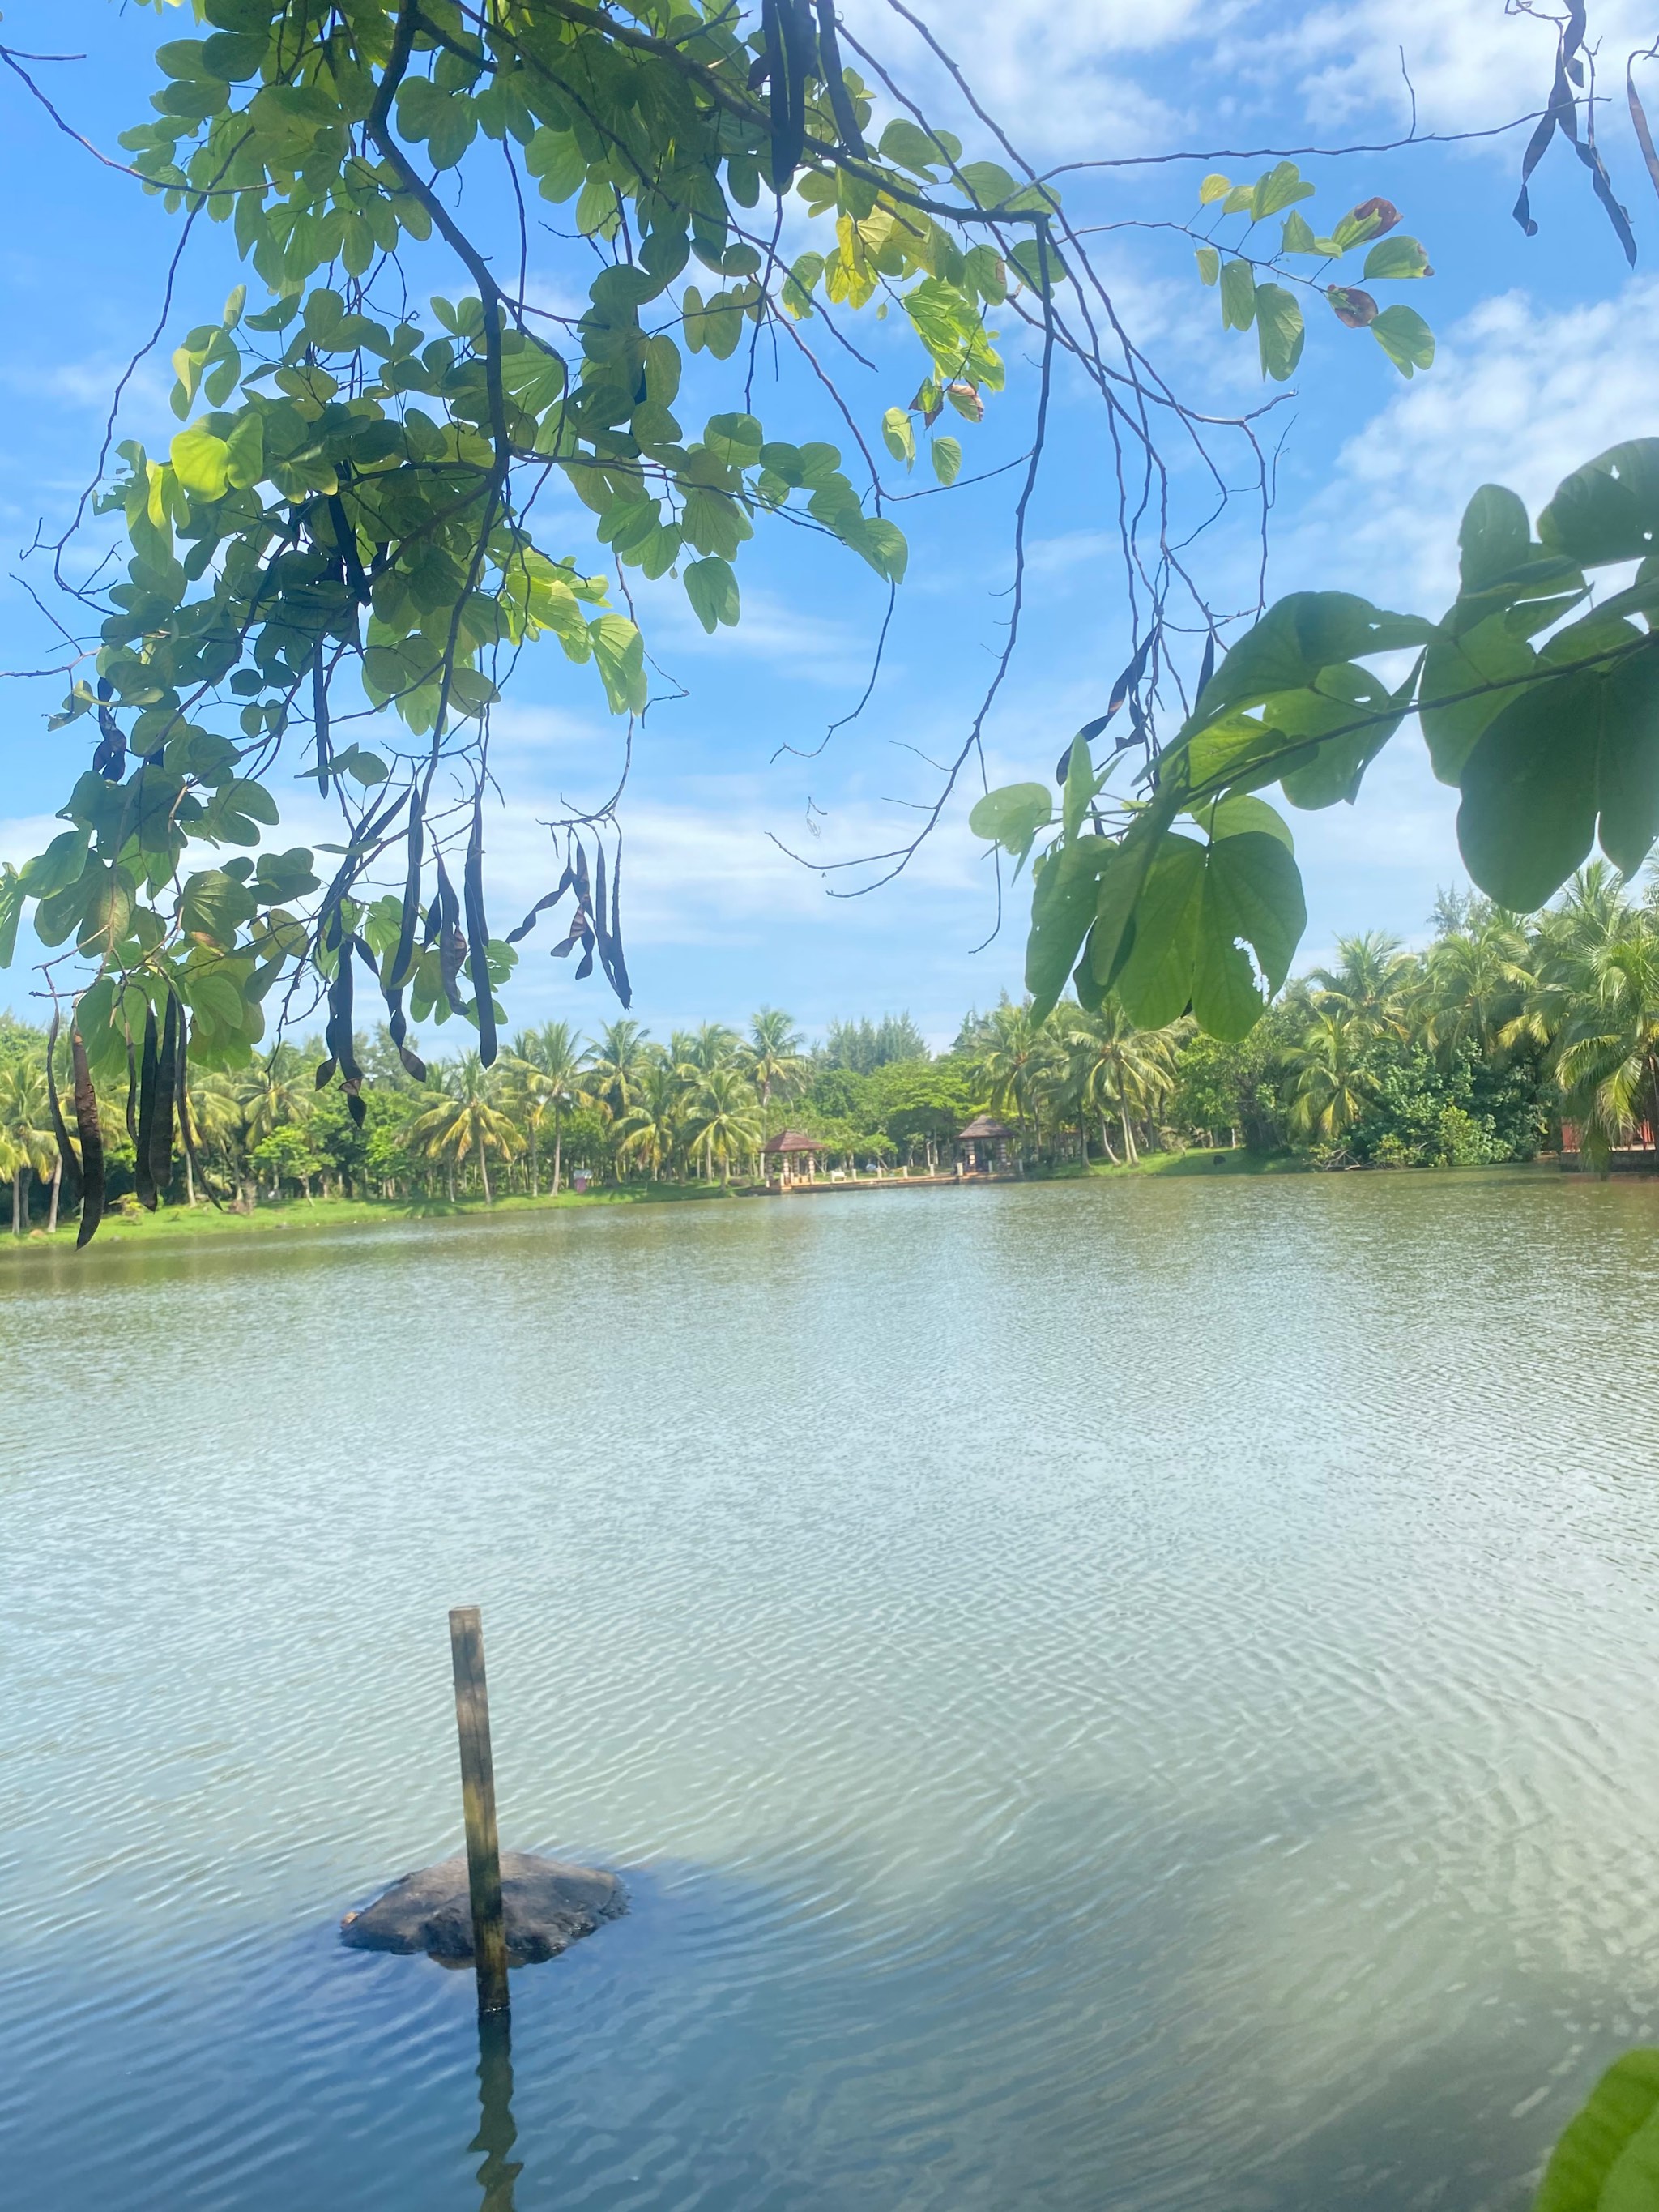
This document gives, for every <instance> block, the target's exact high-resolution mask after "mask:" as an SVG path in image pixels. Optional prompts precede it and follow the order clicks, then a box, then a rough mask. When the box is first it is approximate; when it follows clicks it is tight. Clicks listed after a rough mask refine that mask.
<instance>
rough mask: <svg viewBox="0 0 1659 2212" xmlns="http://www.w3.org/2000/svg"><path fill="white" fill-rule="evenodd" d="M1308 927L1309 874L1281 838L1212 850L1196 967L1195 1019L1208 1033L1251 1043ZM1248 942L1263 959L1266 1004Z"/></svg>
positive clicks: (1255, 833) (1250, 833) (1239, 841)
mask: <svg viewBox="0 0 1659 2212" xmlns="http://www.w3.org/2000/svg"><path fill="white" fill-rule="evenodd" d="M1307 926H1308V909H1307V904H1306V902H1305V901H1304V897H1303V894H1302V877H1301V873H1300V872H1299V870H1298V869H1297V865H1296V861H1295V860H1294V859H1293V857H1292V856H1291V854H1290V853H1289V852H1288V851H1287V850H1286V848H1285V846H1284V845H1283V844H1282V843H1281V842H1279V839H1278V838H1277V837H1271V836H1265V835H1264V834H1263V833H1262V832H1261V831H1260V830H1245V831H1243V832H1242V833H1241V834H1240V835H1239V836H1229V837H1223V838H1219V839H1218V840H1217V841H1216V842H1214V843H1213V844H1212V846H1211V847H1210V849H1209V853H1208V854H1207V856H1206V867H1205V871H1204V883H1203V896H1202V898H1201V900H1200V907H1199V917H1198V941H1197V946H1196V950H1195V952H1194V961H1193V991H1192V996H1193V1012H1194V1015H1195V1016H1196V1017H1197V1019H1198V1021H1199V1024H1200V1026H1201V1027H1202V1028H1203V1029H1205V1030H1207V1031H1208V1032H1209V1034H1210V1035H1211V1036H1218V1037H1240V1036H1244V1035H1246V1034H1247V1032H1248V1031H1249V1030H1250V1029H1252V1028H1253V1027H1254V1026H1255V1023H1256V1021H1257V1019H1258V1018H1259V1017H1260V1016H1261V1012H1262V1011H1263V1009H1264V1007H1265V1006H1266V1004H1267V1000H1270V999H1271V998H1272V997H1273V994H1274V993H1275V992H1276V991H1278V990H1279V987H1280V986H1281V985H1282V984H1283V982H1284V981H1285V977H1286V975H1289V974H1290V972H1291V961H1292V959H1294V957H1296V948H1297V945H1298V943H1299V942H1300V941H1301V937H1302V933H1303V931H1304V929H1305V928H1306V927H1307ZM1240 940H1243V943H1244V944H1247V945H1249V946H1251V948H1252V949H1253V950H1254V951H1255V957H1256V964H1257V966H1258V967H1259V968H1260V969H1261V976H1262V981H1263V982H1264V984H1265V985H1266V990H1267V996H1266V998H1265V999H1264V997H1263V996H1262V994H1261V991H1259V990H1258V989H1257V987H1256V984H1255V979H1254V977H1253V976H1252V975H1251V973H1250V968H1249V962H1248V961H1247V960H1246V959H1245V957H1244V955H1243V952H1242V951H1240V950H1239V944H1240Z"/></svg>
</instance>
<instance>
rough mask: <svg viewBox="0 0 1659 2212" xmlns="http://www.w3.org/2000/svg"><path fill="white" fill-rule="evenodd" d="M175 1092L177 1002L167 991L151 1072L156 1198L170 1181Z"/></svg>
mask: <svg viewBox="0 0 1659 2212" xmlns="http://www.w3.org/2000/svg"><path fill="white" fill-rule="evenodd" d="M178 1088H179V1001H178V1000H177V999H175V998H174V997H173V994H172V993H171V992H170V991H169V992H168V994H167V1014H166V1017H165V1018H164V1019H163V1021H162V1024H161V1057H160V1060H159V1062H158V1064H157V1066H156V1070H155V1105H154V1108H153V1109H152V1111H151V1115H150V1128H149V1172H150V1180H151V1182H153V1183H154V1184H155V1191H156V1195H157V1196H158V1197H160V1196H161V1195H162V1194H164V1193H165V1192H166V1190H167V1186H168V1185H169V1184H170V1183H171V1182H172V1181H173V1098H174V1095H175V1093H176V1092H177V1091H178Z"/></svg>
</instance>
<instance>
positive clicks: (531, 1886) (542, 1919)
mask: <svg viewBox="0 0 1659 2212" xmlns="http://www.w3.org/2000/svg"><path fill="white" fill-rule="evenodd" d="M501 1903H502V1905H503V1907H504V1908H505V1911H506V1915H507V1964H508V1965H509V1966H533V1965H535V1964H536V1963H537V1961H538V1960H542V1959H556V1958H557V1956H558V1954H559V1953H560V1952H561V1951H562V1950H564V1949H565V1948H567V1947H568V1945H569V1944H572V1943H574V1942H575V1941H576V1939H577V1937H578V1936H591V1935H592V1933H593V1930H594V1929H596V1928H597V1927H598V1926H599V1923H601V1922H602V1921H605V1920H617V1919H619V1918H620V1917H622V1915H623V1913H624V1912H626V1911H627V1910H628V1892H627V1891H626V1890H625V1889H624V1888H623V1886H622V1884H621V1882H619V1881H617V1877H616V1875H614V1874H599V1873H597V1872H596V1871H595V1870H594V1869H592V1867H580V1866H570V1865H568V1864H566V1863H565V1862H564V1861H562V1860H561V1859H538V1858H535V1857H532V1855H531V1854H530V1853H529V1852H528V1851H503V1852H502V1853H501ZM340 1933H341V1936H342V1937H343V1940H344V1941H345V1942H348V1943H350V1944H353V1945H355V1946H356V1948H357V1949H358V1950H360V1951H403V1952H414V1951H424V1952H425V1953H426V1954H427V1955H428V1958H433V1959H435V1960H437V1961H438V1963H439V1965H440V1966H471V1964H472V1903H471V1898H470V1896H469V1895H468V1893H467V1885H466V1860H465V1857H455V1858H453V1859H443V1860H441V1861H440V1862H439V1863H438V1864H437V1865H436V1866H429V1867H422V1869H421V1871H420V1872H419V1873H418V1874H406V1875H404V1878H403V1880H402V1881H394V1882H393V1883H392V1887H391V1888H390V1889H389V1890H387V1891H386V1894H385V1895H384V1896H383V1897H377V1898H376V1899H375V1900H374V1904H373V1905H365V1906H364V1908H363V1910H362V1911H361V1912H348V1913H347V1915H346V1917H345V1918H344V1919H343V1921H342V1922H341V1923H340Z"/></svg>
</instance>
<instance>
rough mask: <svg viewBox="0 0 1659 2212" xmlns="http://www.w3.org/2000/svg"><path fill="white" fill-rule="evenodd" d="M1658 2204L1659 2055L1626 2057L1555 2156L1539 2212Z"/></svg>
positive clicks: (1612, 2210) (1635, 2211)
mask: <svg viewBox="0 0 1659 2212" xmlns="http://www.w3.org/2000/svg"><path fill="white" fill-rule="evenodd" d="M1655 2206H1659V2051H1650V2050H1639V2051H1626V2053H1625V2055H1624V2057H1622V2058H1616V2059H1615V2060H1614V2061H1613V2064H1612V2065H1611V2066H1610V2067H1608V2069H1607V2072H1606V2073H1605V2074H1604V2075H1602V2076H1601V2080H1600V2081H1598V2082H1597V2083H1596V2085H1595V2088H1594V2089H1593V2090H1592V2091H1591V2092H1590V2094H1589V2101H1588V2103H1586V2105H1585V2106H1584V2107H1583V2110H1582V2111H1581V2112H1579V2113H1578V2115H1577V2118H1575V2119H1573V2120H1572V2121H1571V2122H1570V2124H1568V2126H1567V2128H1566V2130H1565V2133H1564V2134H1563V2135H1562V2137H1561V2139H1560V2141H1559V2142H1558V2143H1557V2144H1556V2146H1555V2148H1554V2150H1553V2152H1552V2153H1551V2154H1550V2162H1549V2164H1548V2165H1547V2166H1546V2167H1545V2169H1544V2179H1543V2181H1542V2184H1541V2186H1540V2188H1539V2191H1538V2195H1537V2197H1536V2198H1535V2199H1534V2205H1533V2212H1652V2208H1654V2207H1655Z"/></svg>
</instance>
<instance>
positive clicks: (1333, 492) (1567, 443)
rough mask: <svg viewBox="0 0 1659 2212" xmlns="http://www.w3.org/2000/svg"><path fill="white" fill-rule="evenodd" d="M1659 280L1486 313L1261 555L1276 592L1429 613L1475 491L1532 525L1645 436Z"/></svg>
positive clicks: (1354, 443)
mask: <svg viewBox="0 0 1659 2212" xmlns="http://www.w3.org/2000/svg"><path fill="white" fill-rule="evenodd" d="M1656 348H1659V280H1656V279H1654V278H1651V277H1636V278H1632V280H1631V281H1630V282H1629V283H1626V285H1625V286H1624V288H1623V289H1622V290H1621V291H1620V295H1619V296H1618V297H1617V298H1616V299H1613V300H1606V301H1598V302H1596V303H1595V305H1593V306H1590V307H1570V308H1565V309H1563V310H1560V311H1559V312H1557V313H1550V312H1547V311H1545V310H1541V309H1540V308H1539V307H1536V306H1535V305H1534V303H1533V301H1530V300H1529V299H1528V297H1527V296H1526V295H1524V294H1522V293H1519V292H1511V293H1507V294H1505V295H1503V296H1502V297H1501V298H1498V299H1495V300H1488V301H1484V302H1483V303H1482V304H1481V305H1480V307H1477V308H1476V309H1475V310H1474V313H1472V314H1470V315H1468V316H1467V317H1466V318H1465V319H1464V320H1463V321H1462V323H1460V324H1458V325H1455V328H1454V329H1453V330H1452V331H1450V333H1449V336H1448V337H1447V339H1446V340H1445V342H1444V343H1443V346H1442V349H1441V351H1440V354H1439V356H1438V358H1437V361H1436V362H1435V365H1434V368H1432V369H1431V371H1430V373H1429V374H1427V375H1426V376H1424V377H1421V378H1419V379H1414V380H1413V382H1412V383H1411V384H1409V385H1407V386H1402V388H1401V391H1400V392H1398V394H1397V395H1396V396H1395V398H1393V399H1392V400H1390V401H1389V404H1388V405H1387V406H1386V407H1384V408H1383V410H1382V411H1381V413H1380V414H1378V415H1376V416H1373V417H1372V419H1371V421H1370V422H1369V423H1367V424H1366V426H1365V428H1364V429H1363V430H1362V431H1360V432H1359V433H1358V435H1357V436H1355V437H1353V438H1352V439H1350V441H1348V443H1347V445H1346V447H1344V448H1343V450H1342V452H1341V453H1340V456H1339V458H1338V460H1337V465H1336V469H1335V471H1334V477H1333V480H1332V482H1331V483H1329V484H1328V487H1327V488H1326V489H1324V490H1323V491H1322V492H1321V493H1320V494H1319V495H1317V496H1316V498H1315V499H1314V500H1313V501H1311V502H1310V505H1309V507H1307V508H1306V509H1305V510H1304V513H1303V516H1302V518H1301V519H1300V520H1299V521H1298V522H1297V524H1296V525H1295V526H1293V527H1292V528H1291V530H1290V531H1289V532H1287V533H1286V535H1285V537H1284V538H1281V539H1280V540H1279V544H1278V546H1277V548H1276V550H1275V556H1274V562H1273V574H1274V579H1275V588H1276V589H1278V590H1293V589H1296V588H1297V587H1299V586H1304V585H1305V584H1307V583H1308V582H1309V581H1310V580H1317V581H1318V582H1320V583H1328V584H1330V585H1332V586H1340V587H1342V588H1346V589H1350V590H1354V591H1358V592H1364V594H1365V596H1366V597H1368V598H1370V599H1376V600H1377V601H1379V602H1381V603H1383V604H1394V605H1400V606H1402V607H1406V608H1409V609H1411V610H1412V611H1415V612H1423V613H1431V614H1432V613H1437V612H1438V611H1439V609H1440V606H1441V605H1443V603H1444V601H1446V600H1447V599H1449V598H1450V597H1451V596H1452V594H1453V593H1454V592H1455V589H1456V585H1457V524H1458V519H1459V517H1460V516H1461V515H1462V511H1463V508H1464V507H1465V506H1466V505H1467V504H1468V500H1469V496H1470V495H1471V494H1472V493H1473V492H1474V490H1475V489H1476V488H1477V486H1479V485H1480V484H1481V483H1489V482H1495V483H1505V484H1508V485H1510V487H1511V488H1512V489H1514V490H1516V491H1517V492H1519V493H1520V495H1521V496H1522V499H1524V500H1525V501H1526V502H1527V505H1528V507H1529V508H1530V509H1531V510H1532V512H1533V513H1534V514H1535V513H1537V510H1538V508H1539V507H1541V506H1542V505H1543V503H1544V502H1545V501H1546V500H1547V499H1548V497H1549V495H1550V494H1551V493H1552V491H1553V489H1554V488H1555V486H1556V484H1557V483H1559V481H1560V479H1561V478H1562V477H1564V476H1565V475H1567V474H1568V473H1569V471H1571V470H1572V469H1575V468H1577V467H1578V466H1579V465H1580V464H1581V463H1583V462H1584V461H1587V460H1589V459H1592V458H1593V457H1594V456H1595V454H1596V453H1601V452H1602V451H1603V450H1604V449H1605V448H1606V447H1608V446H1612V445H1616V444H1618V443H1619V442H1620V441H1622V440H1624V439H1626V438H1638V437H1648V436H1652V435H1656V434H1659V393H1656V392H1655V390H1654V384H1653V368H1652V364H1653V358H1654V354H1655V350H1656Z"/></svg>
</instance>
